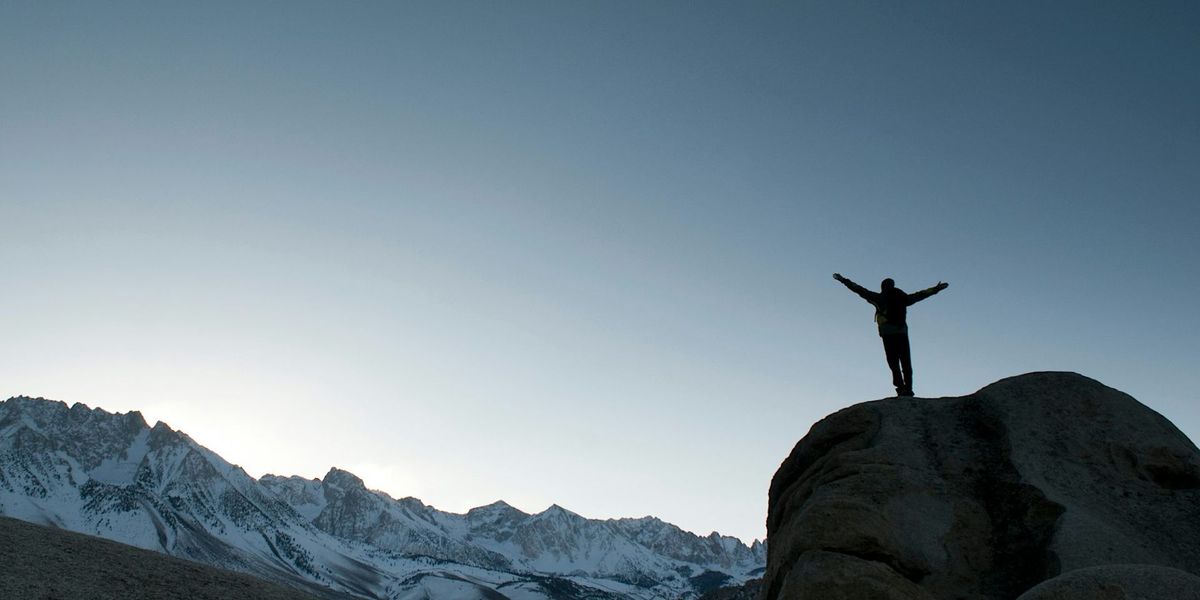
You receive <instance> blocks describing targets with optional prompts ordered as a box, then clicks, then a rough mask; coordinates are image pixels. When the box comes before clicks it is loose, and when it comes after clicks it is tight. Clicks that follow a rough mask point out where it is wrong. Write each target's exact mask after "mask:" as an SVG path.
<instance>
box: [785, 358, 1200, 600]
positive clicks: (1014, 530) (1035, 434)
mask: <svg viewBox="0 0 1200 600" xmlns="http://www.w3.org/2000/svg"><path fill="white" fill-rule="evenodd" d="M767 536H768V539H769V540H770V546H769V548H768V552H767V570H766V574H765V575H764V578H763V586H764V600H785V599H786V600H792V599H805V600H808V599H821V600H837V599H840V598H846V599H850V598H854V599H871V598H880V599H885V598H886V599H895V600H901V599H916V598H921V599H934V598H936V599H942V598H946V599H949V598H955V599H989V600H990V599H996V600H1001V599H1002V600H1011V599H1013V598H1016V597H1018V596H1021V594H1022V593H1024V592H1026V591H1027V590H1030V588H1033V587H1034V586H1037V585H1038V584H1039V583H1042V582H1044V581H1047V580H1050V579H1053V578H1056V577H1058V576H1060V575H1061V574H1065V573H1070V572H1073V571H1076V570H1079V569H1086V568H1088V567H1097V566H1114V565H1130V564H1138V565H1155V566H1158V567H1168V568H1169V569H1162V570H1161V571H1160V574H1162V573H1163V572H1166V573H1168V575H1164V577H1166V579H1164V582H1165V583H1164V584H1163V586H1164V587H1163V588H1162V589H1171V590H1175V592H1173V593H1176V595H1174V596H1163V597H1164V598H1167V597H1184V596H1180V595H1178V593H1181V592H1178V590H1180V589H1189V588H1188V586H1189V585H1191V586H1193V587H1192V588H1190V589H1192V590H1193V591H1192V593H1195V592H1196V588H1195V587H1194V586H1195V581H1197V579H1196V578H1195V577H1190V576H1189V575H1188V573H1190V574H1192V575H1195V574H1198V573H1200V451H1198V450H1197V448H1196V446H1195V445H1194V444H1193V443H1192V442H1191V441H1189V440H1188V439H1187V437H1186V436H1184V435H1183V434H1182V433H1181V432H1180V431H1179V430H1178V429H1177V428H1176V427H1175V426H1174V425H1172V424H1171V423H1170V422H1169V421H1167V420H1166V419H1165V418H1163V417H1162V416H1161V415H1159V414H1158V413H1155V412H1154V411H1152V410H1150V409H1149V408H1147V407H1146V406H1144V405H1142V404H1141V403H1139V402H1138V401H1136V400H1134V399H1133V398H1131V397H1130V396H1128V395H1126V394H1124V393H1121V392H1119V391H1117V390H1114V389H1112V388H1108V387H1106V386H1104V385H1102V384H1100V383H1099V382H1096V381H1093V380H1091V379H1088V378H1086V377H1083V376H1081V375H1077V374H1073V373H1031V374H1028V375H1022V376H1019V377H1013V378H1009V379H1004V380H1001V381H999V382H997V383H994V384H992V385H989V386H987V387H985V388H983V389H982V390H980V391H978V392H976V393H974V394H972V395H969V396H964V397H961V398H940V399H917V398H912V399H887V400H879V401H875V402H867V403H863V404H858V405H855V406H852V407H849V408H846V409H844V410H841V411H839V412H837V413H834V414H833V415H830V416H829V417H826V418H825V419H824V420H822V421H820V422H819V423H817V424H816V425H814V426H813V428H812V430H811V431H809V433H808V435H807V436H805V437H804V438H803V439H802V440H800V442H799V443H798V444H797V445H796V447H795V448H794V449H793V450H792V453H791V455H790V456H788V458H787V459H786V460H785V461H784V462H783V464H782V465H781V466H780V467H779V470H778V472H776V474H775V477H774V479H773V480H772V482H771V491H770V506H769V510H768V516H767ZM1122 568H1124V569H1127V570H1128V569H1129V568H1133V567H1128V568H1126V567H1119V568H1118V570H1119V569H1122ZM1110 571H1111V569H1110ZM1181 571H1182V572H1181ZM1103 576H1105V575H1103V574H1101V575H1096V574H1095V573H1093V574H1092V575H1091V576H1090V577H1091V581H1092V584H1094V585H1096V586H1103V585H1109V583H1105V581H1106V580H1103V579H1102V578H1103ZM1079 577H1081V578H1082V579H1088V577H1089V576H1087V575H1086V573H1083V572H1081V574H1080V576H1079ZM1096 577H1101V579H1096ZM1189 577H1190V578H1189ZM1068 579H1070V578H1067V579H1060V580H1059V581H1060V582H1061V586H1060V587H1059V588H1057V589H1058V590H1059V591H1055V589H1053V586H1052V585H1050V584H1051V583H1052V582H1048V583H1047V586H1049V587H1047V588H1046V589H1047V590H1049V591H1046V592H1044V593H1041V595H1037V594H1035V595H1033V596H1030V597H1029V598H1030V599H1035V598H1036V599H1037V600H1050V599H1053V598H1063V599H1067V598H1076V597H1081V596H1071V595H1066V594H1068V592H1065V591H1061V590H1068V589H1084V588H1082V587H1079V586H1086V585H1091V584H1086V582H1085V583H1079V582H1077V581H1075V580H1074V579H1070V580H1068ZM1077 579H1078V578H1077ZM1112 585H1117V584H1112ZM1071 586H1075V588H1071ZM1172 586H1173V587H1172ZM1095 589H1101V588H1099V587H1097V588H1095ZM1105 589H1109V591H1112V590H1113V589H1116V588H1105ZM1060 592H1061V593H1060ZM1031 593H1032V592H1031ZM1106 593H1107V592H1106ZM1113 593H1116V592H1113ZM1056 594H1057V595H1056ZM1095 597H1097V598H1101V597H1103V598H1107V597H1108V596H1105V595H1097V596H1095ZM1124 597H1125V596H1123V595H1113V596H1112V598H1114V599H1115V598H1124ZM1130 597H1131V598H1132V597H1135V596H1130ZM1137 597H1145V598H1154V597H1156V596H1137ZM1189 597H1190V596H1189Z"/></svg>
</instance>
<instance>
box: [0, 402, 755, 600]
mask: <svg viewBox="0 0 1200 600" xmlns="http://www.w3.org/2000/svg"><path fill="white" fill-rule="evenodd" d="M0 515H5V516H10V517H16V518H19V519H24V520H26V521H31V522H35V523H42V524H48V525H53V526H56V527H61V528H64V529H70V530H73V531H78V532H81V533H87V534H91V535H98V536H101V537H105V538H109V539H112V540H116V541H119V542H123V543H127V544H131V545H135V546H139V547H142V548H147V549H151V550H158V551H161V552H165V553H167V554H171V555H174V556H179V557H183V558H189V559H192V560H197V561H200V562H205V563H209V564H213V565H217V566H221V567H226V568H232V569H236V570H240V571H245V572H248V573H252V574H255V575H258V576H260V577H264V578H267V579H272V580H275V581H279V582H283V583H287V584H290V585H293V586H296V587H301V588H304V589H307V590H309V591H311V592H315V593H318V594H321V595H324V596H327V597H331V598H334V597H336V598H346V597H360V598H380V599H384V598H386V599H389V600H390V599H406V600H408V599H411V600H439V599H450V598H453V599H455V600H473V599H475V598H480V599H482V598H487V599H488V600H501V599H502V598H513V599H515V600H541V599H546V598H556V599H576V598H579V599H583V598H642V599H651V598H691V597H695V596H697V595H698V594H700V593H703V592H704V591H706V590H708V589H711V588H713V587H716V586H720V585H733V584H739V583H741V582H743V581H746V580H747V579H750V578H753V577H757V576H758V575H759V574H761V572H762V570H763V567H764V565H765V560H766V548H765V547H764V545H763V544H762V543H761V542H758V541H755V542H754V543H753V544H752V545H750V546H746V545H745V544H742V543H741V541H739V540H737V539H736V538H732V537H728V536H721V535H719V534H717V533H715V532H714V533H713V534H711V535H709V536H707V537H700V536H696V535H693V534H691V533H688V532H686V531H683V530H681V529H679V528H678V527H676V526H674V525H671V524H670V523H666V522H663V521H661V520H659V519H656V518H653V517H644V518H640V519H609V520H604V521H601V520H595V519H587V518H584V517H582V516H580V515H577V514H575V513H573V512H571V511H569V510H566V509H564V508H562V507H559V506H557V505H555V506H551V507H550V508H548V509H546V510H545V511H543V512H540V513H537V514H528V513H524V512H522V511H520V510H517V509H516V508H513V507H512V506H509V505H507V504H505V503H504V502H496V503H494V504H490V505H487V506H482V507H479V508H474V509H472V510H470V511H468V512H467V513H466V514H455V513H448V512H443V511H439V510H437V509H435V508H433V507H431V506H427V505H425V504H424V503H422V502H421V501H420V500H417V499H415V498H402V499H394V498H392V497H390V496H388V495H387V494H384V493H382V492H378V491H373V490H368V489H367V488H366V487H365V485H364V484H363V482H362V480H361V479H359V478H358V477H356V476H355V475H354V474H352V473H349V472H346V471H342V470H340V469H336V468H334V469H331V470H330V471H329V473H328V474H326V475H325V477H324V478H323V479H320V480H317V479H303V478H300V477H280V476H275V475H266V476H264V477H263V478H262V479H259V480H255V479H254V478H252V477H250V476H249V475H248V474H246V473H245V472H244V471H243V470H242V469H240V468H238V467H236V466H234V465H232V464H230V463H229V462H227V461H225V460H224V459H223V458H221V457H220V456H218V455H216V454H215V453H213V452H211V451H210V450H208V449H207V448H204V447H203V446H201V445H199V444H198V443H196V442H195V441H194V440H192V439H191V438H190V437H188V436H187V435H186V434H183V433H181V432H178V431H174V430H172V429H171V428H170V427H168V426H167V425H166V424H164V423H162V422H159V423H157V424H155V425H154V426H153V427H150V426H149V425H148V424H147V423H146V421H145V420H144V419H143V418H142V415H141V414H139V413H137V412H130V413H126V414H112V413H108V412H105V411H103V410H100V409H91V408H88V407H87V406H84V405H83V404H75V405H73V406H70V407H68V406H67V405H66V404H64V403H62V402H54V401H50V400H43V399H41V398H28V397H17V398H11V399H9V400H7V401H4V402H0Z"/></svg>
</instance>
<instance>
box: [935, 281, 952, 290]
mask: <svg viewBox="0 0 1200 600" xmlns="http://www.w3.org/2000/svg"><path fill="white" fill-rule="evenodd" d="M935 287H937V289H938V291H939V292H940V291H942V290H944V289H946V288H948V287H950V284H948V283H946V282H945V281H939V282H938V284H937V286H935Z"/></svg>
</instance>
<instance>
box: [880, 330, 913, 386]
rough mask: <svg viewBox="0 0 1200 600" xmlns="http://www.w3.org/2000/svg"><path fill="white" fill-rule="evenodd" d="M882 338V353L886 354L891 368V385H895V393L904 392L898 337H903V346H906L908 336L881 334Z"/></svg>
mask: <svg viewBox="0 0 1200 600" xmlns="http://www.w3.org/2000/svg"><path fill="white" fill-rule="evenodd" d="M879 337H880V339H882V340H883V353H884V355H885V356H887V364H888V368H889V369H891V370H892V385H894V386H896V393H897V394H901V393H903V392H904V377H903V376H902V375H901V372H900V346H901V344H899V343H898V342H899V340H898V338H901V337H903V338H905V339H904V344H903V346H904V348H908V337H907V336H899V335H881V336H879Z"/></svg>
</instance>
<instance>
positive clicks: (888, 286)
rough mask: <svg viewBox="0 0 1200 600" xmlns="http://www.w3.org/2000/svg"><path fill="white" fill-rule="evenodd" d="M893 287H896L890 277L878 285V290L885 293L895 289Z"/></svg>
mask: <svg viewBox="0 0 1200 600" xmlns="http://www.w3.org/2000/svg"><path fill="white" fill-rule="evenodd" d="M895 287H896V282H895V281H892V278H891V277H888V278H887V279H884V280H883V282H882V283H880V284H879V289H881V290H883V291H885V292H887V291H891V290H893V289H895Z"/></svg>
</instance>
